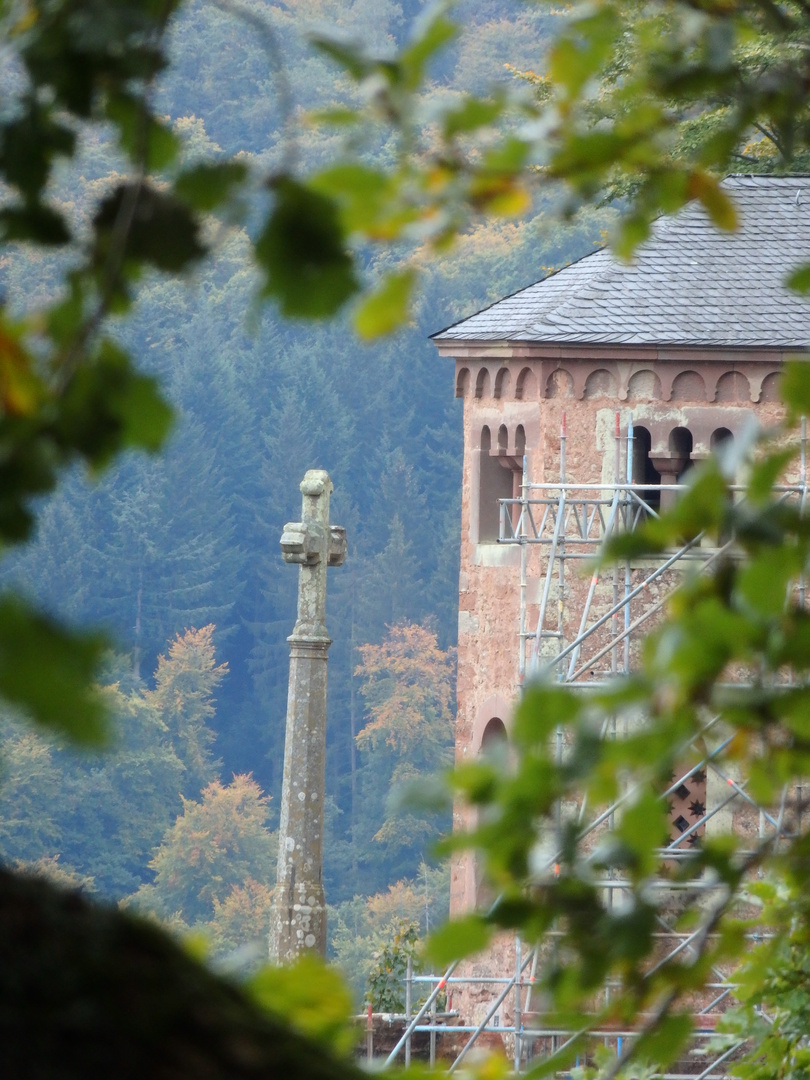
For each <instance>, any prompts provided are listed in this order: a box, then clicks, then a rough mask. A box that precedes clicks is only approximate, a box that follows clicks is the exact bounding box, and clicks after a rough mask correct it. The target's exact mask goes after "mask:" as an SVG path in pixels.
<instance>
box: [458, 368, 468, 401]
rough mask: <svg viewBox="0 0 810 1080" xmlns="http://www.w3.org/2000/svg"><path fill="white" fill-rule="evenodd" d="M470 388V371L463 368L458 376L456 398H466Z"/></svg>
mask: <svg viewBox="0 0 810 1080" xmlns="http://www.w3.org/2000/svg"><path fill="white" fill-rule="evenodd" d="M469 386H470V369H469V368H465V367H463V368H462V369H461V371H459V373H458V375H457V376H456V397H461V398H463V397H466V394H467V390H468V389H469Z"/></svg>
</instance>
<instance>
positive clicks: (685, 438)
mask: <svg viewBox="0 0 810 1080" xmlns="http://www.w3.org/2000/svg"><path fill="white" fill-rule="evenodd" d="M693 445H694V440H693V439H692V432H691V431H690V430H689V428H685V427H676V428H673V429H672V431H670V433H669V452H670V455H671V456H672V464H673V472H674V473H675V475H676V476H677V478H678V483H679V484H680V482H681V480H682V479H683V477H684V476H685V475H686V473H687V472H689V470H690V469H691V468H692V447H693Z"/></svg>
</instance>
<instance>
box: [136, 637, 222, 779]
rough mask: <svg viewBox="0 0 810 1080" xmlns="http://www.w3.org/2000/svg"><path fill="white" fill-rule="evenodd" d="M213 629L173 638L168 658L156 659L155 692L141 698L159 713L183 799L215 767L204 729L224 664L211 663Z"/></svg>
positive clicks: (211, 713)
mask: <svg viewBox="0 0 810 1080" xmlns="http://www.w3.org/2000/svg"><path fill="white" fill-rule="evenodd" d="M214 629H215V627H214V625H213V624H210V625H208V626H203V627H201V628H200V629H199V630H196V629H193V628H192V629H191V630H186V631H185V632H184V633H183V634H177V635H176V637H175V639H174V641H173V642H172V643H171V645H170V646H169V652H168V655H167V656H159V657H158V665H157V670H156V671H155V689H154V690H149V691H147V692H146V694H145V695H144V697H145V698H146V700H147V701H148V702H149V703H150V704H152V705H155V706H157V708H158V709H159V710H160V712H161V714H162V716H163V718H164V720H165V721H166V724H167V725H168V728H169V731H170V733H171V736H172V741H173V742H174V744H175V746H176V747H177V748H178V752H179V754H180V756H181V758H182V760H183V764H184V765H185V767H186V775H185V778H184V783H183V789H184V791H185V794H186V795H196V794H197V792H198V791H201V790H202V788H203V787H204V786H205V785H206V784H207V783H209V782H210V781H211V780H213V779H214V777H215V776H216V774H217V770H218V767H219V765H220V764H221V762H218V761H215V760H214V757H213V754H212V752H211V745H212V743H213V741H214V738H215V735H214V732H213V731H212V729H211V728H210V727H209V726H208V724H209V721H211V720H213V718H214V715H215V713H216V700H215V697H214V695H215V693H216V690H217V688H218V686H219V684H220V683H221V682H222V680H223V678H224V677H225V676H226V675H227V674H228V665H227V663H223V664H217V663H216V657H215V654H214V640H213V637H214Z"/></svg>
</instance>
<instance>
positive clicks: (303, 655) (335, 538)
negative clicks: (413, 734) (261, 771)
mask: <svg viewBox="0 0 810 1080" xmlns="http://www.w3.org/2000/svg"><path fill="white" fill-rule="evenodd" d="M331 491H332V483H331V481H330V479H329V476H328V475H327V474H326V473H325V472H323V471H322V470H320V469H311V470H310V471H309V472H308V473H307V474H306V476H305V477H304V479H303V481H302V483H301V493H302V495H303V500H302V510H301V521H300V522H292V523H290V524H287V525H285V526H284V532H283V534H282V537H281V550H282V553H283V557H284V561H285V562H289V563H297V564H298V565H299V566H300V571H299V578H298V618H297V621H296V623H295V628H294V629H293V632H292V634H291V635H290V637H289V638H287V640H288V641H289V643H290V678H289V689H288V693H287V731H286V736H285V744H284V780H283V785H282V794H281V821H280V824H279V852H278V869H277V872H276V890H275V896H274V899H273V910H272V914H271V920H270V956H271V959H272V960H274V961H275V962H276V963H279V964H287V963H291V962H293V961H294V960H295V959H296V958H297V957H298V956H299V955H300V954H301V953H303V952H315V953H318V954H319V955H321V956H325V954H326V907H325V903H324V892H323V882H322V877H323V800H324V764H325V754H326V660H327V652H328V650H329V646H330V645H331V641H330V639H329V636H328V634H327V632H326V622H325V618H326V570H327V567H328V566H340V564H341V563H342V562H343V561H344V559H345V557H346V532H345V529H342V528H340V527H339V526H336V525H330V524H329V495H330V493H331Z"/></svg>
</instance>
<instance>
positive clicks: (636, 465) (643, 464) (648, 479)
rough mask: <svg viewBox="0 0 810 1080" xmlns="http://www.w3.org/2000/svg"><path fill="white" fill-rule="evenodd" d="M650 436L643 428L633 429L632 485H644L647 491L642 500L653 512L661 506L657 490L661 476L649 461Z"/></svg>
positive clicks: (659, 493) (659, 494)
mask: <svg viewBox="0 0 810 1080" xmlns="http://www.w3.org/2000/svg"><path fill="white" fill-rule="evenodd" d="M651 450H652V435H651V434H650V432H649V431H648V430H647V428H645V427H634V428H633V483H634V484H638V485H639V486H641V485H644V486H645V487H646V488H647V490H646V491H645V492H643V494H642V498H643V499H644V500H645V501H646V502H647V503H649V505H650V506H651V507H652V509H653V510H657V509H658V507H659V506H660V504H661V492H660V491H659V490H657V488H658V485H659V484H660V483H661V474H660V472H659V471H658V470H657V469H656V467H655V466H654V465H653V463H652V462H651V461H650V451H651Z"/></svg>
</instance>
